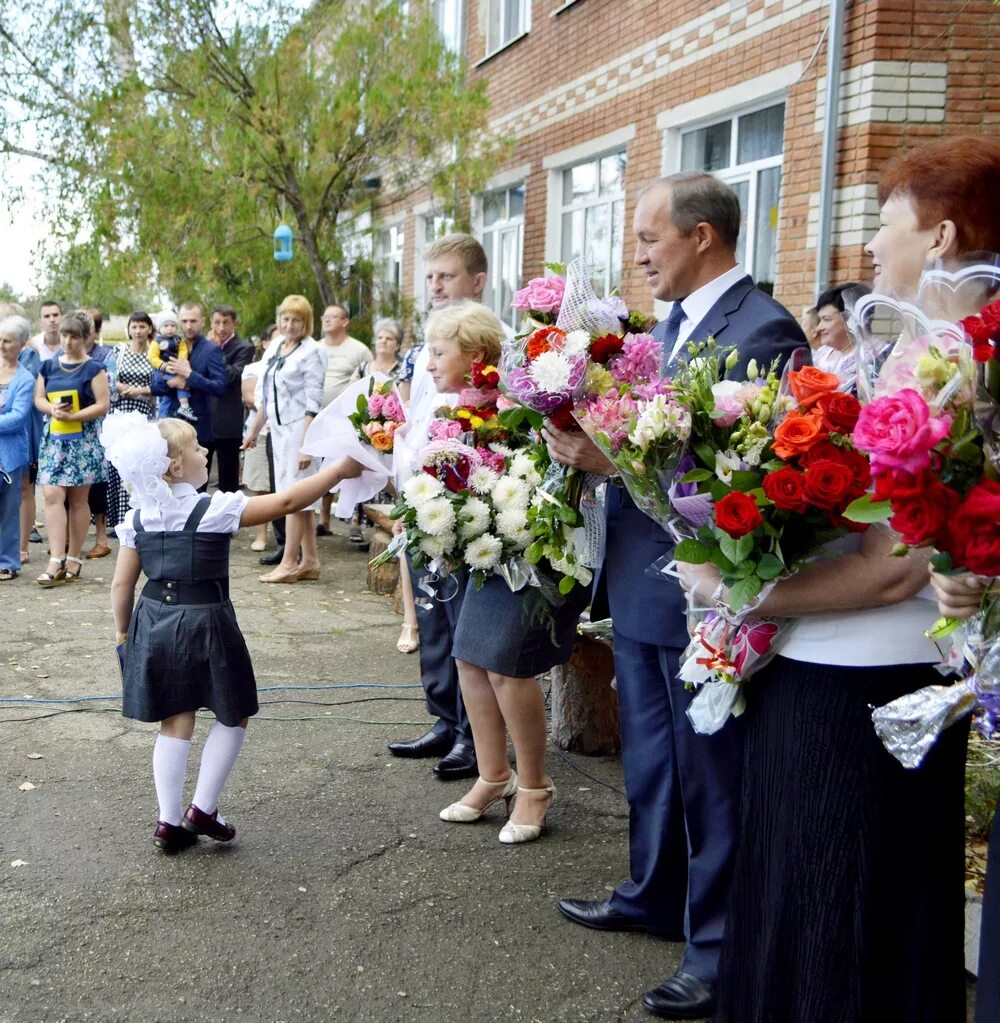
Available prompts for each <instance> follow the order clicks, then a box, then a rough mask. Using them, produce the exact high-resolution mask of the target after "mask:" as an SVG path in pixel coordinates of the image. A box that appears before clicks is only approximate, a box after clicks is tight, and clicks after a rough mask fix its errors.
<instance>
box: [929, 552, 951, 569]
mask: <svg viewBox="0 0 1000 1023" xmlns="http://www.w3.org/2000/svg"><path fill="white" fill-rule="evenodd" d="M931 568H933V569H934V571H935V572H941V573H942V574H943V575H948V574H950V573H951V572H953V571H954V566H953V565H952V563H951V555H950V554H948V553H947V552H946V551H935V552H934V553H933V554H932V555H931Z"/></svg>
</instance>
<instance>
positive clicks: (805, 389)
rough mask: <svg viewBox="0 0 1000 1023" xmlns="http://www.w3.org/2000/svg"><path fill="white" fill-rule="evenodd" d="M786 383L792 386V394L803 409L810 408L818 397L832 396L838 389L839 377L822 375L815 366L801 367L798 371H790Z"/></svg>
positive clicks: (828, 374) (833, 374)
mask: <svg viewBox="0 0 1000 1023" xmlns="http://www.w3.org/2000/svg"><path fill="white" fill-rule="evenodd" d="M788 382H789V383H790V384H791V385H792V394H794V395H795V399H796V401H798V403H799V404H800V405H801V406H802V407H803V408H812V406H813V405H815V404H816V402H817V401H819V399H820V396H821V395H824V394H832V393H833V392H834V391H837V390H839V389H840V377H838V376H837V374H836V373H824V372H823V370H821V369H816V367H815V366H803V367H802V369H799V370H791V371H790V372H789V374H788Z"/></svg>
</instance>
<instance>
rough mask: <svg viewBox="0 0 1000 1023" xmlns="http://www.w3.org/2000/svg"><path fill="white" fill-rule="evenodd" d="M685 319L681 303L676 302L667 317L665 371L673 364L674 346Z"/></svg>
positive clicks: (664, 347)
mask: <svg viewBox="0 0 1000 1023" xmlns="http://www.w3.org/2000/svg"><path fill="white" fill-rule="evenodd" d="M683 319H684V309H683V307H682V306H681V304H680V302H679V301H678V302H674V304H673V305H672V306H671V307H670V315H669V316H668V317H667V325H666V327H665V328H664V331H663V369H664V370H666V368H667V366H669V365H670V363H671V362H673V354H674V345H676V344H677V335H678V334H679V333H680V331H681V321H682V320H683Z"/></svg>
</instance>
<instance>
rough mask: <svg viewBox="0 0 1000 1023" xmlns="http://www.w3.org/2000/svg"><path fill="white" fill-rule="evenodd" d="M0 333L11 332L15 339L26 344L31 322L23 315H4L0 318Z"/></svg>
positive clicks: (29, 335)
mask: <svg viewBox="0 0 1000 1023" xmlns="http://www.w3.org/2000/svg"><path fill="white" fill-rule="evenodd" d="M0 334H13V335H14V340H15V341H17V342H18V343H19V344H22V345H26V344H27V343H28V338H29V337H31V324H30V323H29V322H28V321H27V320H26V319H25V318H24V317H23V316H5V317H4V318H3V319H2V320H0Z"/></svg>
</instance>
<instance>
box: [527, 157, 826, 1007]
mask: <svg viewBox="0 0 1000 1023" xmlns="http://www.w3.org/2000/svg"><path fill="white" fill-rule="evenodd" d="M633 227H634V233H635V235H636V239H637V244H636V251H635V262H636V264H637V265H638V266H640V267H641V268H642V269H643V270H644V271H645V274H646V280H647V282H648V284H649V286H650V290H651V291H652V293H653V297H654V298H657V299H659V300H660V301H664V302H672V303H673V306H672V308H671V310H670V314H669V316H668V317H667V319H666V320H664V321H663V322H661V323H659V324H657V325H656V327H655V328H654V330H653V334H654V336H655V337H656V338H657V339H658V340H659V341H661V342H662V343H663V346H664V366H665V370H666V373H667V375H669V374H670V371H671V369H672V367H675V366H676V365H677V360H678V359H679V358H680V357H681V356H686V355H687V342H693V343H699V342H703V341H706V340H707V339H708V338H709V337H714V338H715V340H716V341H717V342H718V344H719V345H720V346H724V347H725V346H735V347H736V350H737V352H738V353H739V362H738V364H737V365H736V366H735V367H734V369H733V370H732V371H731V373H730V376H731V377H732V378H733V379H741V378H742V377H743V376H744V375H745V370H746V366H747V363H748V362H749V361H750V359H752V358H753V359H756V360H757V364H758V365H759V366H764V367H766V366H769V365H770V364H771V361H772V359H774V358H776V357H777V358H779V359H780V360H781V362H782V363H783V362H784V361H785V360H786V359H787V358H788V357H789V355H791V353H792V352H793V351H794V350H795V349H796V348H799V347H804V346H805V345H806V339H805V336H804V335H803V333H802V331H801V330H800V328H799V326H798V324H797V323H796V322H795V319H794V317H793V316H792V315H791V314H790V313H789V312H788V310H786V309H785V308H784V307H783V306H781V305H779V304H778V303H777V302H776V301H774V299H772V298H771V297H770V296H768V295H766V294H765V293H764V292H762V291H760V290H759V289H758V288H757V287H755V285H754V283H753V281H752V280H751V279H750V277H749V276H748V275H747V274H746V271H745V270H744V269H743V268H742V267H741V266H740V265H739V264H738V263H737V262H736V255H735V253H736V242H737V238H738V235H739V230H740V208H739V200H738V199H737V196H736V193H735V192H734V191H733V190H732V189H731V188H730V187H729V186H728V185H726V184H723V183H722V182H721V181H719V180H718V179H716V178H714V177H713V176H712V175H710V174H703V173H682V174H675V175H673V176H671V177H668V178H663V179H660V180H657V181H655V182H653V183H652V184H651V185H649V186H648V187H647V188H646V189H645V190H644V191H643V192H642V193H641V194H640V195H639V198H638V201H637V204H636V208H635V217H634V223H633ZM546 440H547V442H548V444H549V449H550V451H551V453H552V455H553V457H555V458H557V459H558V460H559V461H561V462H564V463H565V464H567V465H574V466H577V467H579V468H581V469H585V470H588V471H592V472H603V473H605V474H607V475H609V476H611V479H610V480H609V486H608V497H607V549H606V552H605V558H604V567H603V570H602V572H601V574H600V577H599V580H598V583H597V586H596V588H595V598H594V611H593V616H594V617H595V618H598V617H603V616H604V615H605V614H606V613H607V610H608V609H609V610H610V615H611V618H612V620H613V622H614V656H615V671H616V677H617V684H618V700H619V716H620V721H621V738H622V763H623V767H624V773H625V789H626V794H627V796H628V802H629V863H630V873H631V877H630V878H629V880H628V881H625V882H624V883H622V884H619V885H618V887H617V888H615V890H614V893H613V894H612V896H611V898H610V899H600V900H586V899H563V900H562V901H561V902H560V903H559V909H560V912H562V913H563V915H564V916H566V917H568V918H569V919H570V920H572V921H573V922H574V923H578V924H581V925H583V926H585V927H592V928H595V929H597V930H621V931H645V932H648V933H650V934H655V935H658V936H659V937H663V938H667V939H670V940H673V941H683V942H685V944H686V947H685V951H684V957H683V960H682V961H681V965H680V968H679V969H678V971H677V972H676V973H675V974H674V975H673V976H672V977H670V978H668V979H667V980H666V981H664V983H662V984H661V985H660V986H659V987H657V988H655V989H654V990H652V991H649V992H647V993H646V994H645V995H644V996H643V1005H644V1006H645V1007H646V1009H647V1011H649V1012H651V1013H653V1014H654V1015H656V1016H660V1017H663V1018H665V1019H701V1018H703V1017H704V1016H710V1015H711V1014H712V1011H713V1010H714V1005H715V996H714V985H715V980H716V975H717V971H718V962H719V950H720V946H721V942H722V933H723V928H724V925H725V906H726V900H727V896H728V890H729V881H730V877H731V875H732V867H733V860H734V857H735V853H736V842H737V837H738V834H739V805H740V779H741V768H742V758H743V729H742V727H741V721H740V719H738V718H731V719H730V720H729V721H728V722H727V724H726V726H725V727H724V728H723V729H722V730H721V731H720V732H718V733H717V734H715V735H711V736H703V735H698V734H696V733H695V731H694V729H693V728H692V727H691V724H690V722H689V721H688V720H687V718H686V716H685V712H686V710H687V708H688V706H689V704H690V702H691V699H692V696H693V694H692V693H690V692H687V691H686V690H685V688H684V683H683V682H681V681H679V680H678V678H677V672H678V669H679V660H680V656H681V653H682V652H683V650H684V648H685V647H686V646H687V643H688V633H687V625H686V619H685V598H684V593H683V591H682V590H681V588H680V586H679V585H678V584H677V583H676V582H675V581H673V580H663V581H659V580H653V579H650V578H648V577H647V576H646V569H647V568H648V567H649V566H650V565H652V564H653V562H654V561H657V560H658V559H659V558H661V557H662V556H663V555H665V554H669V553H670V551H671V549H672V544H671V540H670V537H669V536H668V534H667V533H666V532H665V531H664V530H663V529H661V528H660V527H659V526H658V525H657V524H656V523H655V522H653V520H652V519H650V518H649V517H647V516H646V515H644V514H643V513H642V512H640V511H639V510H638V508H636V506H635V504H634V503H633V502H632V500H631V498H630V497H629V496H628V493H627V491H625V490H624V489H623V488H622V487H621V486H620V485H619V482H618V481H617V480H616V479H615V478H614V476H613V473H614V468H613V467H612V466H611V464H610V463H609V462H608V461H607V460H606V459H604V457H603V456H602V455H601V454H600V452H599V451H598V450H597V449H596V448H595V447H594V446H593V444H592V443H591V442H590V441H589V440H588V439H587V437H586V435H584V434H579V433H577V434H570V433H561V432H559V431H558V430H554V429H552V428H547V430H546ZM602 605H603V607H602Z"/></svg>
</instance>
